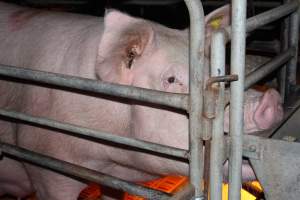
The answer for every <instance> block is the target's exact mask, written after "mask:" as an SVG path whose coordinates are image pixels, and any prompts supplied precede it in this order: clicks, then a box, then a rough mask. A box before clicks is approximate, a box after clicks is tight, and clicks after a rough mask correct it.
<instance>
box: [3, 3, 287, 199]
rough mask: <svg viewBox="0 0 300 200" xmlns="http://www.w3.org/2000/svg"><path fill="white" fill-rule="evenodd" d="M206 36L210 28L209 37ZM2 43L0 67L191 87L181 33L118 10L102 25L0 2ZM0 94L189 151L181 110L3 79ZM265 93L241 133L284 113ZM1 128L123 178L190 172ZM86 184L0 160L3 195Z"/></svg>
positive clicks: (46, 194) (44, 195) (72, 190)
mask: <svg viewBox="0 0 300 200" xmlns="http://www.w3.org/2000/svg"><path fill="white" fill-rule="evenodd" d="M220 13H221V14H222V15H224V16H225V12H223V13H222V12H219V13H213V14H211V15H210V16H209V17H207V18H206V21H207V23H208V24H209V20H210V18H211V17H212V16H215V15H218V14H220ZM226 16H227V15H226ZM224 19H225V18H224ZM224 24H226V23H224ZM208 30H210V29H208ZM209 35H210V32H208V33H207V38H209ZM208 41H209V39H208ZM207 43H208V44H207V45H209V42H207ZM0 49H1V54H0V63H2V64H5V65H14V66H18V67H26V68H31V69H36V70H43V71H51V72H56V73H62V74H68V75H74V76H80V77H85V78H90V79H97V80H99V81H105V82H112V83H117V84H125V85H132V86H137V87H142V88H150V89H155V90H161V91H167V92H176V93H187V92H188V31H186V30H185V31H179V30H173V29H169V28H166V27H163V26H161V25H158V24H155V23H152V22H148V21H145V20H141V19H136V18H133V17H130V16H127V15H124V14H122V13H119V12H116V11H112V12H110V13H108V14H107V15H106V17H105V18H104V21H103V19H102V18H96V17H89V16H81V15H75V14H63V13H50V12H41V11H38V10H33V9H27V8H20V7H16V6H11V5H8V4H5V3H0ZM207 76H208V74H206V77H207ZM0 92H1V94H2V95H1V97H0V106H1V107H5V108H8V109H13V110H17V111H21V112H25V113H28V114H31V115H34V116H43V117H47V118H51V119H56V120H59V121H63V122H68V123H72V124H78V125H80V126H84V127H89V128H92V129H97V130H101V131H106V132H111V133H112V134H116V135H121V136H127V137H131V138H138V139H142V140H147V141H151V142H157V143H160V144H166V145H170V146H174V147H178V148H184V149H187V148H188V136H187V133H188V118H187V115H186V114H185V113H183V112H181V111H180V112H179V111H174V110H170V109H164V110H162V109H159V107H153V106H146V105H143V104H142V103H137V102H129V101H124V100H117V99H112V98H111V97H105V98H96V97H95V96H85V95H83V94H79V93H71V92H66V91H61V90H54V89H48V88H43V87H39V86H33V85H21V84H18V83H12V82H6V81H1V83H0ZM269 93H271V94H272V95H273V96H272V95H271V96H272V98H270V95H265V94H262V93H255V94H254V95H255V96H257V98H256V99H255V101H254V102H251V101H250V104H251V105H250V104H249V105H247V106H246V107H245V113H246V114H245V124H246V129H245V130H247V127H250V129H251V131H256V130H261V129H268V128H270V127H271V126H273V125H274V123H276V122H278V121H279V120H280V119H281V118H282V108H281V101H280V96H279V95H278V93H277V92H276V91H275V90H270V91H269ZM266 94H268V92H267V93H266ZM99 96H100V95H99ZM100 97H103V96H100ZM264 110H267V114H264V113H265V112H264ZM275 116H276V117H275ZM257 117H258V118H257ZM258 121H259V122H263V121H266V122H268V123H266V124H264V123H263V125H262V126H260V125H259V126H258V125H257V124H255V123H254V122H258ZM253 123H254V124H253ZM0 126H1V129H0V139H1V141H3V142H7V143H10V144H16V145H18V146H20V147H24V148H27V149H30V150H34V151H36V152H39V153H42V154H45V155H49V156H53V157H55V158H58V159H63V160H67V161H68V162H72V163H76V164H80V165H82V166H85V167H88V168H91V169H95V170H98V171H100V172H103V173H107V174H111V175H113V176H116V177H119V178H122V179H125V180H129V181H142V180H143V181H145V180H150V179H152V178H155V177H157V176H158V175H164V174H187V172H188V165H187V164H186V163H182V162H177V161H173V160H169V159H165V158H158V157H156V156H153V155H145V154H143V153H133V152H131V151H129V150H121V149H118V148H113V147H111V146H108V145H105V144H104V143H101V142H95V141H89V140H84V139H81V138H77V137H73V136H70V135H65V134H62V133H58V132H54V131H51V130H47V129H42V128H36V127H32V126H29V125H24V124H15V123H9V122H7V121H0ZM225 126H226V121H225ZM84 186H85V185H84V184H83V183H81V182H79V181H76V180H74V179H71V178H68V177H65V176H62V175H60V174H57V173H54V172H51V171H48V170H45V169H41V168H38V167H35V166H33V165H29V164H26V163H21V162H17V161H14V160H12V159H10V158H7V157H4V158H3V160H2V161H1V162H0V195H1V194H4V193H11V194H13V195H17V196H19V197H21V196H24V195H26V194H28V193H31V192H33V191H36V192H37V197H38V198H39V199H44V200H45V199H46V200H62V199H64V200H74V199H76V198H77V195H78V193H79V192H80V190H81V189H82V188H83V187H84Z"/></svg>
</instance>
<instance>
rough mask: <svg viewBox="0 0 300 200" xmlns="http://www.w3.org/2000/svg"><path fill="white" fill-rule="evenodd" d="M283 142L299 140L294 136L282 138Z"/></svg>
mask: <svg viewBox="0 0 300 200" xmlns="http://www.w3.org/2000/svg"><path fill="white" fill-rule="evenodd" d="M282 140H284V141H287V142H295V141H296V140H297V138H295V137H294V136H290V135H286V136H284V137H283V138H282Z"/></svg>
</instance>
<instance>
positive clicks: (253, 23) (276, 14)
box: [225, 0, 299, 38]
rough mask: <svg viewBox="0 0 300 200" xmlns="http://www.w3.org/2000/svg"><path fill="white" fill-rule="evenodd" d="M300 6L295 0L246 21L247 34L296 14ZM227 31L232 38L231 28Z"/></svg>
mask: <svg viewBox="0 0 300 200" xmlns="http://www.w3.org/2000/svg"><path fill="white" fill-rule="evenodd" d="M298 5H299V2H298V1H296V0H293V1H292V2H290V3H286V4H284V5H282V6H279V7H277V8H274V9H271V10H268V11H266V12H263V13H261V14H258V15H255V16H253V17H250V18H249V19H247V21H246V32H247V33H249V32H251V31H254V30H255V29H257V28H260V27H262V26H264V25H266V24H268V23H271V22H273V21H276V20H277V19H280V18H282V17H284V16H287V15H289V14H291V13H292V12H295V11H296V10H297V7H298ZM225 30H226V32H227V34H228V38H231V26H227V27H226V28H225Z"/></svg>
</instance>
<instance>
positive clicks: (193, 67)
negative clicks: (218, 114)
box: [185, 0, 205, 200]
mask: <svg viewBox="0 0 300 200" xmlns="http://www.w3.org/2000/svg"><path fill="white" fill-rule="evenodd" d="M185 3H186V5H187V8H188V10H189V13H190V43H189V44H190V52H189V53H190V57H189V65H190V71H189V77H190V83H189V88H190V91H189V93H190V110H189V114H190V119H189V136H190V138H189V148H190V180H191V184H192V185H193V186H194V187H195V199H196V200H200V199H202V198H203V192H202V188H203V186H202V184H203V183H202V179H203V160H204V159H203V140H202V138H201V136H202V134H201V130H202V129H201V127H202V125H201V119H202V104H203V68H204V34H205V30H204V11H203V7H202V4H201V1H199V0H185Z"/></svg>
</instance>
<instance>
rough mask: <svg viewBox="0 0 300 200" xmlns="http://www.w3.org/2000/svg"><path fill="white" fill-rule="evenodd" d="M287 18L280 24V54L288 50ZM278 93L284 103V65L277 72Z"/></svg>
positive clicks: (285, 96) (285, 1)
mask: <svg viewBox="0 0 300 200" xmlns="http://www.w3.org/2000/svg"><path fill="white" fill-rule="evenodd" d="M287 2H288V1H287V0H284V1H283V3H287ZM288 30H289V18H288V17H286V18H285V19H283V21H282V22H281V33H280V42H281V45H280V52H284V51H286V50H287V49H288V33H289V31H288ZM278 78H279V80H278V83H279V91H280V94H281V96H282V97H283V98H282V100H283V101H285V100H286V98H287V95H286V91H285V89H286V65H284V66H283V67H282V68H281V69H280V71H279V77H278Z"/></svg>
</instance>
